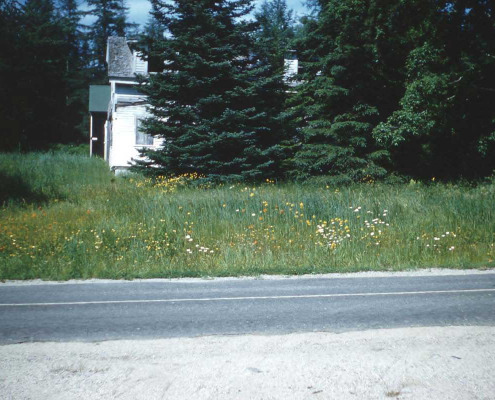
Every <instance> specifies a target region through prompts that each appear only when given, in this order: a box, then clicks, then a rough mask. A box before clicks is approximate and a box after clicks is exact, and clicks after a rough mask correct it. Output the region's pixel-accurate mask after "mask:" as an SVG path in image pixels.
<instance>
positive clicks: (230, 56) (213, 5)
mask: <svg viewBox="0 0 495 400" xmlns="http://www.w3.org/2000/svg"><path fill="white" fill-rule="evenodd" d="M152 5H153V13H154V15H155V18H156V20H157V21H159V22H160V23H162V24H163V26H164V27H165V28H166V30H167V35H166V36H165V37H164V38H162V39H161V40H159V41H156V42H155V45H154V47H153V49H149V48H148V49H146V47H144V48H143V52H144V53H145V55H146V57H153V56H155V57H159V58H161V59H162V60H164V62H165V63H166V67H165V68H166V70H165V71H164V72H163V73H161V74H153V75H150V76H149V77H148V78H147V79H145V80H144V82H143V83H144V84H143V86H142V87H141V89H142V90H143V92H144V93H145V94H147V95H148V101H149V103H150V112H151V115H152V117H151V118H150V119H148V120H146V121H145V123H144V127H145V129H146V132H147V133H149V134H151V135H153V136H156V137H160V138H163V139H164V141H165V145H164V147H163V149H160V150H149V149H148V150H144V151H143V152H142V154H143V155H144V156H146V157H147V158H148V161H145V162H140V163H138V164H139V165H140V166H141V167H147V166H151V165H152V166H153V167H154V168H149V169H148V172H152V173H161V174H162V173H165V174H182V173H188V172H196V173H199V174H203V175H207V176H208V177H210V178H212V179H260V178H262V177H269V176H270V173H272V168H273V164H274V162H273V161H272V159H271V153H272V151H273V149H272V147H273V146H272V143H270V141H269V140H268V141H267V140H266V139H265V138H266V137H267V136H268V135H270V132H269V131H268V130H267V129H266V128H264V127H263V119H264V117H265V114H264V113H263V112H260V111H259V110H258V107H257V94H258V93H257V92H258V91H259V83H258V82H257V81H258V78H259V74H260V72H259V68H257V66H256V60H255V59H253V54H252V49H253V44H252V33H253V29H254V24H253V23H252V22H250V21H249V20H247V19H246V18H243V17H244V16H246V15H247V14H248V13H249V12H250V11H251V10H252V6H251V0H220V1H218V0H216V1H213V0H197V1H194V2H191V1H186V0H175V1H173V2H171V3H169V2H166V1H161V0H153V1H152ZM261 85H263V84H261ZM267 142H268V143H267Z"/></svg>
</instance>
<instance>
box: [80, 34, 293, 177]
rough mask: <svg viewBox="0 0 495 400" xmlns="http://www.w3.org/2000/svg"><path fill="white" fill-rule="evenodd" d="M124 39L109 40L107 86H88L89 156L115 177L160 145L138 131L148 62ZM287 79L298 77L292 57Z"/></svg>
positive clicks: (290, 57) (113, 38) (160, 141)
mask: <svg viewBox="0 0 495 400" xmlns="http://www.w3.org/2000/svg"><path fill="white" fill-rule="evenodd" d="M130 43H131V42H130V41H128V40H127V39H126V38H125V37H116V36H112V37H109V38H108V42H107V54H106V61H107V66H108V80H109V85H92V86H90V95H89V113H90V154H91V155H98V156H100V157H103V158H104V159H105V161H107V163H108V165H109V166H110V168H111V169H112V170H113V171H115V172H116V173H119V172H122V171H125V170H127V169H128V168H129V166H130V165H132V162H133V159H134V160H135V159H138V158H139V149H140V148H143V147H151V148H159V147H160V146H161V145H162V144H163V141H162V139H156V138H153V137H151V136H149V135H146V134H145V133H143V132H142V130H141V129H140V125H141V120H142V119H143V118H146V117H147V116H148V114H147V111H146V104H147V102H146V96H144V95H142V94H140V93H139V92H138V91H137V90H136V88H135V85H137V83H138V82H137V80H136V74H141V75H147V74H148V73H149V71H148V62H147V61H144V60H143V59H142V58H141V57H140V56H139V52H137V51H135V50H131V47H129V44H130ZM285 65H286V77H291V76H293V75H295V74H297V70H298V61H297V58H296V57H295V54H291V56H289V57H287V59H286V60H285Z"/></svg>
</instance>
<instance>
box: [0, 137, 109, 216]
mask: <svg viewBox="0 0 495 400" xmlns="http://www.w3.org/2000/svg"><path fill="white" fill-rule="evenodd" d="M77 151H78V150H76V148H75V146H71V147H69V146H65V147H63V146H59V148H58V150H55V151H52V152H47V153H41V152H40V153H29V154H20V153H10V154H5V153H0V180H1V181H2V185H1V186H0V206H6V205H11V206H15V205H27V204H35V205H39V204H46V203H48V202H53V201H59V200H63V199H70V201H73V202H77V201H78V200H79V196H80V195H81V193H82V192H85V191H86V185H92V186H93V187H98V186H99V185H103V184H108V183H109V182H110V180H111V179H112V176H111V174H110V171H109V170H108V168H107V167H106V165H105V163H104V162H103V161H102V160H100V159H93V158H89V157H87V156H86V155H78V154H77Z"/></svg>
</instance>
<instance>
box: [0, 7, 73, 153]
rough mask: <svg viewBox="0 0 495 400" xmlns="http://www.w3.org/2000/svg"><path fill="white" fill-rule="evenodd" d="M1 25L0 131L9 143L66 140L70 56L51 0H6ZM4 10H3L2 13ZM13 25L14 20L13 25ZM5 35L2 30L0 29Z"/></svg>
mask: <svg viewBox="0 0 495 400" xmlns="http://www.w3.org/2000/svg"><path fill="white" fill-rule="evenodd" d="M3 7H6V8H4V9H3V10H2V11H6V12H8V16H7V18H6V20H5V21H2V22H5V24H6V25H3V24H2V28H1V29H2V30H5V31H6V32H5V33H6V35H7V37H8V39H9V40H12V42H11V43H9V44H8V45H7V49H8V48H9V47H10V50H11V52H4V51H2V55H1V58H2V61H1V65H2V67H1V70H2V71H1V74H2V83H3V85H2V89H3V90H4V96H3V100H2V109H1V111H0V113H1V118H0V120H1V122H0V123H1V124H2V125H3V126H2V131H7V133H6V136H7V137H10V139H9V140H8V143H6V144H5V145H6V146H8V148H12V147H14V148H17V149H21V150H30V149H37V148H44V147H47V146H48V145H49V144H51V143H63V142H68V141H70V139H71V138H70V137H68V135H67V134H66V132H65V130H64V129H63V126H64V124H63V123H61V121H63V120H64V113H65V111H66V107H65V106H66V95H67V90H66V82H65V81H64V79H63V75H64V71H65V68H66V62H67V60H68V57H67V52H66V46H65V40H64V39H65V36H64V27H63V24H62V23H61V21H60V19H59V18H58V17H57V15H56V13H55V10H54V5H53V2H52V1H51V0H27V1H26V2H25V3H24V4H22V5H21V4H16V3H10V4H8V3H4V6H3ZM3 17H4V14H3V13H2V18H3ZM14 25H15V26H14ZM2 38H3V35H2Z"/></svg>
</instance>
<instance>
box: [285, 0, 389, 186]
mask: <svg viewBox="0 0 495 400" xmlns="http://www.w3.org/2000/svg"><path fill="white" fill-rule="evenodd" d="M375 22H376V9H374V8H373V7H370V6H369V4H368V2H366V1H362V0H349V1H344V2H342V1H340V0H329V1H326V2H324V3H323V2H321V10H320V12H319V14H318V19H317V20H316V21H313V20H312V19H309V20H308V21H307V23H308V24H310V25H311V26H312V27H313V29H312V30H311V31H309V30H306V32H308V35H307V36H306V37H305V43H303V44H302V45H301V44H300V46H301V47H303V48H304V51H303V52H302V53H303V57H302V58H303V59H304V60H305V62H303V67H304V74H303V75H302V79H303V80H304V83H303V84H302V85H301V86H300V87H299V88H298V90H297V94H296V95H295V97H294V98H293V99H292V100H291V101H292V113H293V117H294V119H295V121H296V123H297V124H298V126H299V142H298V143H297V144H296V145H297V147H298V149H297V152H296V155H295V156H294V158H293V159H292V160H291V161H292V174H293V175H294V176H295V177H298V178H307V177H309V176H314V175H330V176H333V177H334V178H333V179H334V180H335V181H336V182H348V181H357V180H362V179H367V178H376V177H382V176H384V175H385V173H386V171H385V169H384V168H383V167H382V166H381V165H380V162H381V161H382V159H383V158H384V157H385V156H386V154H385V153H384V152H383V151H380V150H379V149H377V148H376V146H375V145H374V142H373V139H372V137H371V133H372V130H373V128H374V127H375V126H376V124H377V122H378V120H379V117H380V110H379V106H378V105H379V104H380V99H381V97H382V96H383V94H381V91H382V89H383V87H382V86H383V85H382V82H381V80H380V77H379V75H378V74H377V64H378V62H377V61H378V56H377V47H376V43H375V41H374V40H375V37H376V28H377V27H376V25H374V23H375Z"/></svg>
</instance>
